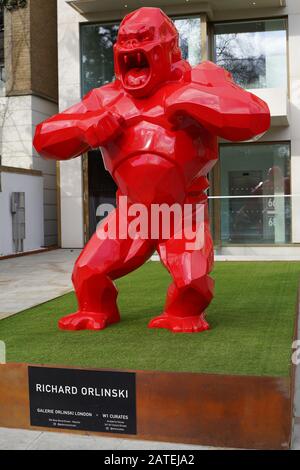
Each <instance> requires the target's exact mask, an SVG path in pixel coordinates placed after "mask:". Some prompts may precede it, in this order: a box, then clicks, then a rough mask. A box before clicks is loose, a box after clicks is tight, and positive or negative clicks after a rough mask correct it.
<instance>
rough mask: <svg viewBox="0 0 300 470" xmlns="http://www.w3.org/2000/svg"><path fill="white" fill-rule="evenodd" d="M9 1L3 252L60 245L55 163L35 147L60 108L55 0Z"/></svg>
mask: <svg viewBox="0 0 300 470" xmlns="http://www.w3.org/2000/svg"><path fill="white" fill-rule="evenodd" d="M1 3H2V4H3V2H1ZM5 3H6V7H4V6H3V5H2V6H1V12H0V23H1V25H0V72H1V76H0V129H1V132H0V155H1V162H0V256H2V255H9V254H12V253H15V252H19V251H30V250H35V249H39V248H41V247H45V246H51V245H56V244H57V191H56V187H57V184H56V164H55V162H48V161H45V160H42V159H41V158H39V157H38V155H37V154H36V152H35V151H34V149H33V146H32V140H33V136H34V131H35V126H36V125H37V124H38V123H39V122H41V121H43V120H44V119H46V118H47V117H49V116H51V115H53V114H55V113H56V112H57V110H58V73H57V5H56V0H47V2H45V1H44V0H27V1H24V0H20V1H9V0H8V1H6V2H5ZM19 194H21V196H18V195H19ZM20 201H21V202H20ZM18 205H20V207H18Z"/></svg>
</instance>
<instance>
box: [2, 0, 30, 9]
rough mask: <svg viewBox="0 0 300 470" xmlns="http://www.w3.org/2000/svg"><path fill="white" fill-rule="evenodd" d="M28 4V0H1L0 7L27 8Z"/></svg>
mask: <svg viewBox="0 0 300 470" xmlns="http://www.w3.org/2000/svg"><path fill="white" fill-rule="evenodd" d="M26 5H27V0H0V9H3V8H6V9H7V10H17V9H18V8H25V7H26Z"/></svg>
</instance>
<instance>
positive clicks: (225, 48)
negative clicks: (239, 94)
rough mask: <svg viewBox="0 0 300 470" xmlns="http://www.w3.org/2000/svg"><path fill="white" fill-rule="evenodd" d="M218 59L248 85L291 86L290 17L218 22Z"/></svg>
mask: <svg viewBox="0 0 300 470" xmlns="http://www.w3.org/2000/svg"><path fill="white" fill-rule="evenodd" d="M214 30H215V36H214V55H215V62H216V63H217V64H219V65H221V66H222V67H224V68H226V69H227V70H228V71H229V72H231V73H232V75H233V78H234V80H235V81H236V83H237V84H238V85H240V86H242V87H244V88H250V89H251V88H277V87H279V88H280V87H286V86H287V38H286V20H285V19H281V18H277V19H271V20H262V21H243V22H232V23H218V24H215V26H214Z"/></svg>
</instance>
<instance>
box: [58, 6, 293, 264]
mask: <svg viewBox="0 0 300 470" xmlns="http://www.w3.org/2000/svg"><path fill="white" fill-rule="evenodd" d="M142 5H143V6H160V7H161V8H162V9H163V10H164V11H165V12H166V13H167V14H168V15H169V16H170V17H171V18H172V19H173V20H174V21H175V24H176V26H177V28H178V30H179V33H180V45H181V49H182V52H183V56H184V57H185V58H187V59H188V60H189V62H190V63H191V65H196V64H198V63H199V62H201V61H202V60H206V59H209V60H212V61H214V62H216V63H217V64H219V65H222V66H223V67H225V68H227V69H228V70H229V71H230V72H231V73H232V75H233V77H234V79H235V81H236V82H237V83H238V84H239V85H240V86H242V87H244V88H245V89H248V90H250V91H251V92H252V93H255V94H257V95H258V96H259V97H261V98H263V99H264V100H265V101H266V102H267V103H268V104H269V107H270V110H271V115H272V125H271V128H270V130H269V131H268V132H267V133H266V134H265V135H264V136H262V137H261V138H260V139H259V140H258V141H255V142H243V143H239V144H232V143H230V142H225V141H220V142H219V157H220V158H219V163H218V165H217V166H216V167H215V169H214V171H213V172H212V173H211V174H210V176H209V178H210V183H211V188H210V191H209V203H210V212H211V220H212V232H213V236H214V241H215V246H216V252H217V253H218V254H221V255H225V256H227V255H228V256H230V255H236V256H260V257H265V258H268V257H274V256H276V255H280V256H282V257H287V258H289V257H290V258H293V257H297V256H298V258H299V256H300V220H299V218H298V214H299V213H300V178H299V170H300V133H299V129H300V68H299V65H298V64H299V60H298V57H299V55H298V54H299V49H300V2H299V0H256V1H249V0H226V2H224V1H223V0H208V1H206V2H198V1H196V0H195V1H194V0H185V1H183V0H172V1H166V0H160V1H158V2H154V1H152V0H149V1H145V2H140V1H137V0H128V1H126V2H124V0H122V1H120V0H114V1H113V2H111V1H108V0H73V1H67V0H58V64H59V107H60V109H61V110H63V109H65V108H67V107H69V106H71V105H73V104H74V103H76V102H78V101H79V100H80V99H81V98H82V96H83V95H84V94H85V93H87V92H88V91H89V90H90V89H92V88H95V87H98V86H101V85H103V84H105V83H108V82H110V81H111V80H112V79H113V75H114V72H113V52H112V46H113V43H114V41H115V39H116V35H117V32H118V27H119V24H120V20H121V19H122V18H123V17H124V15H126V14H127V13H128V12H129V11H131V10H134V9H135V8H138V7H140V6H142ZM59 167H60V220H61V231H60V235H61V243H62V247H65V248H66V247H70V248H71V247H72V248H75V247H78V248H81V247H82V246H84V244H85V243H86V242H87V240H88V239H89V237H90V236H91V234H92V233H93V232H94V230H95V227H96V224H97V222H98V219H97V217H96V209H97V206H98V205H99V204H100V203H103V202H112V201H114V198H115V189H116V188H115V185H114V183H113V181H112V179H111V177H110V176H109V175H108V174H107V173H106V171H105V169H104V168H103V164H102V161H101V155H100V153H99V152H96V151H93V152H90V153H89V154H88V155H83V156H82V158H81V159H75V160H72V161H66V162H61V163H60V165H59Z"/></svg>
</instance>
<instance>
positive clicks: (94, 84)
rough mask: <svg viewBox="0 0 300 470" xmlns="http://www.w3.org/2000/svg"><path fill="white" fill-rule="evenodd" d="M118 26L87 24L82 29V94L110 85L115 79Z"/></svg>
mask: <svg viewBox="0 0 300 470" xmlns="http://www.w3.org/2000/svg"><path fill="white" fill-rule="evenodd" d="M118 29H119V25H118V24H107V25H106V24H101V25H100V24H87V25H83V26H82V28H81V71H82V72H81V75H82V80H81V83H82V93H83V95H85V94H86V93H88V92H89V91H90V90H92V89H93V88H98V87H100V86H102V85H105V84H106V83H110V82H111V81H112V80H113V78H114V58H113V44H114V43H115V41H116V39H117V34H118Z"/></svg>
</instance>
